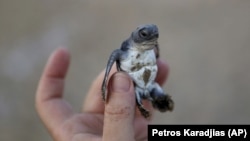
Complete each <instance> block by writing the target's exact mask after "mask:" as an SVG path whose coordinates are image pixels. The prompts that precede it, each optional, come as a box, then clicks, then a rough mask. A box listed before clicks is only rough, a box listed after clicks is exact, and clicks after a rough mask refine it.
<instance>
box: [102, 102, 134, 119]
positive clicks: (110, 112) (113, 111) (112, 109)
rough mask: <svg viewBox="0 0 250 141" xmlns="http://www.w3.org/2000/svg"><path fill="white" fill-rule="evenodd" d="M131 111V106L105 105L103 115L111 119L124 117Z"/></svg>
mask: <svg viewBox="0 0 250 141" xmlns="http://www.w3.org/2000/svg"><path fill="white" fill-rule="evenodd" d="M131 111H132V107H131V106H123V105H106V107H105V115H107V116H106V117H107V118H108V120H111V121H120V120H122V119H126V118H128V117H129V116H130V115H131V114H132V113H131Z"/></svg>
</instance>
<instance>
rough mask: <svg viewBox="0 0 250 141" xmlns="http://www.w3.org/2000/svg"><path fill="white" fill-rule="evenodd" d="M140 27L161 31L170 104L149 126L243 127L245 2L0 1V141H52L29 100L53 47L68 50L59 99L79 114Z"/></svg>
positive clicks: (249, 90) (247, 85) (249, 15)
mask: <svg viewBox="0 0 250 141" xmlns="http://www.w3.org/2000/svg"><path fill="white" fill-rule="evenodd" d="M144 23H154V24H157V25H158V27H159V30H160V38H159V43H160V47H161V58H162V59H164V60H166V61H167V62H168V63H169V65H170V68H171V71H170V76H169V79H168V82H167V84H165V86H164V89H165V90H166V91H167V92H168V93H169V94H171V95H172V96H173V99H174V100H175V103H176V107H175V111H174V112H172V113H166V114H160V113H158V112H157V114H156V118H155V119H154V122H153V123H158V124H249V123H250V102H249V100H250V62H249V61H250V1H249V0H237V1H236V0H220V1H219V0H207V1H201V0H159V1H157V2H156V1H140V0H139V1H132V0H131V1H120V2H118V1H115V0H113V1H112V0H106V1H97V0H91V1H90V0H89V1H83V0H75V1H67V0H22V1H19V0H12V1H10V0H1V1H0V140H1V141H14V140H20V141H45V140H51V138H50V136H49V135H48V133H47V131H46V130H45V128H44V126H43V125H42V123H41V121H40V119H39V118H38V116H37V113H36V111H35V108H34V95H35V91H36V87H37V83H38V80H39V77H40V74H41V72H42V69H43V67H44V65H45V63H46V61H47V58H48V57H49V55H50V53H51V52H52V51H53V50H54V49H55V48H57V47H58V46H65V47H67V48H68V49H69V50H70V52H71V56H72V62H71V66H70V70H69V73H68V76H67V83H66V89H65V98H66V99H67V100H68V101H69V102H70V103H71V104H72V105H73V106H74V108H75V110H76V111H80V109H81V106H82V101H83V99H84V96H85V93H86V92H87V91H88V87H89V86H90V84H91V81H92V80H93V79H94V78H95V76H96V75H97V74H98V73H99V72H100V71H101V70H102V69H103V68H104V67H105V65H106V62H107V59H108V57H109V55H110V53H111V51H112V50H114V49H116V48H119V47H120V44H121V42H122V41H123V40H124V39H126V38H127V37H128V36H129V35H130V33H131V31H132V30H133V29H135V28H136V27H137V26H138V25H140V24H144Z"/></svg>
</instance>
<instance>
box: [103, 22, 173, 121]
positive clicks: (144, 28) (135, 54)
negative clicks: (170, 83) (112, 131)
mask: <svg viewBox="0 0 250 141" xmlns="http://www.w3.org/2000/svg"><path fill="white" fill-rule="evenodd" d="M158 37H159V32H158V28H157V26H156V25H154V24H146V25H141V26H139V27H137V28H136V29H135V30H134V31H133V32H132V34H131V36H130V37H129V38H128V39H127V40H125V41H124V42H123V43H122V45H121V48H120V49H116V50H114V51H113V52H112V54H111V55H110V58H109V60H108V63H107V67H106V73H105V76H104V80H103V83H102V97H103V100H104V101H105V100H106V98H107V93H106V88H107V80H108V75H109V72H110V70H111V68H112V65H113V64H114V63H115V62H116V66H117V70H118V71H124V72H126V73H128V74H129V76H130V77H131V78H132V80H133V82H134V87H135V98H136V104H137V106H138V108H139V110H140V112H141V114H142V115H143V116H144V117H145V118H148V117H149V116H150V113H149V111H148V110H146V109H145V108H144V106H143V104H142V99H147V100H150V101H151V103H152V105H153V107H154V108H155V109H158V110H159V111H160V112H166V111H168V110H169V111H172V110H173V107H174V102H173V100H172V99H171V96H169V95H168V94H166V93H164V91H163V90H162V88H161V87H160V85H159V84H158V83H157V82H155V78H156V74H157V71H158V67H157V64H156V60H157V58H158V57H159V46H158V42H157V39H158Z"/></svg>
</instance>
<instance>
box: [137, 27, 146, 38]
mask: <svg viewBox="0 0 250 141" xmlns="http://www.w3.org/2000/svg"><path fill="white" fill-rule="evenodd" d="M139 35H140V37H142V38H145V37H147V36H148V31H147V30H145V29H144V30H141V31H139Z"/></svg>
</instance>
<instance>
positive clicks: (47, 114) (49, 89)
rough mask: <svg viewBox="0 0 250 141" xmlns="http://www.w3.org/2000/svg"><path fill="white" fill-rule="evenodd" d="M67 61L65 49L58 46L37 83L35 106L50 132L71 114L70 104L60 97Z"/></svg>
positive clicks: (68, 58)
mask: <svg viewBox="0 0 250 141" xmlns="http://www.w3.org/2000/svg"><path fill="white" fill-rule="evenodd" d="M69 61H70V56H69V53H68V51H67V50H66V49H62V48H59V49H57V50H56V51H54V53H53V54H52V55H51V56H50V58H49V60H48V62H47V64H46V67H45V69H44V71H43V74H42V76H41V78H40V81H39V84H38V89H37V92H36V108H37V111H38V114H39V116H40V118H41V119H42V121H43V122H44V123H45V126H46V127H47V128H48V129H49V131H51V132H54V131H55V130H54V129H55V128H58V127H59V126H60V125H61V123H62V122H64V121H65V120H66V119H68V118H69V117H70V116H71V115H73V111H72V108H71V107H70V105H69V104H68V103H66V102H65V101H64V100H63V99H62V96H63V88H64V79H65V76H66V73H67V70H68V67H69ZM52 134H53V133H52Z"/></svg>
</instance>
